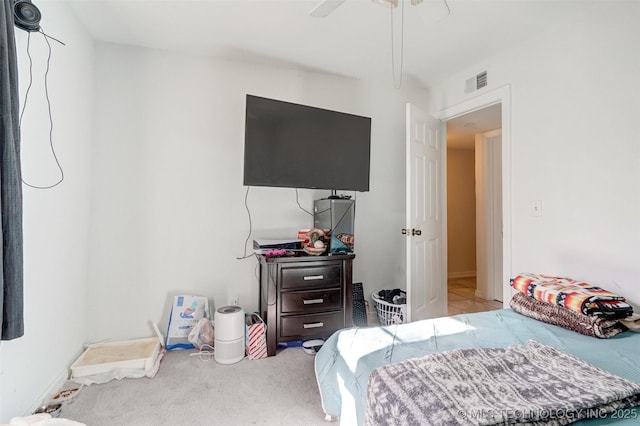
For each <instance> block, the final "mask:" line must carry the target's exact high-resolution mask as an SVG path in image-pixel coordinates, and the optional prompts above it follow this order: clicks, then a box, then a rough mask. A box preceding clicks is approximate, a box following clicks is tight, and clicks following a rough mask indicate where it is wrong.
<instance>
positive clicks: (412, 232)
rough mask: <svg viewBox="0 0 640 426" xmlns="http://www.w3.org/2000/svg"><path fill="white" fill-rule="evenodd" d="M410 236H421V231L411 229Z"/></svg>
mask: <svg viewBox="0 0 640 426" xmlns="http://www.w3.org/2000/svg"><path fill="white" fill-rule="evenodd" d="M411 235H422V231H421V230H419V229H412V230H411Z"/></svg>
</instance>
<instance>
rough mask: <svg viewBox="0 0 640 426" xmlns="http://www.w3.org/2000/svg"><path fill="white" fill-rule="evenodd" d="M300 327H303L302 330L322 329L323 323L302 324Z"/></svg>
mask: <svg viewBox="0 0 640 426" xmlns="http://www.w3.org/2000/svg"><path fill="white" fill-rule="evenodd" d="M302 327H304V328H318V327H324V323H323V322H314V323H311V324H302Z"/></svg>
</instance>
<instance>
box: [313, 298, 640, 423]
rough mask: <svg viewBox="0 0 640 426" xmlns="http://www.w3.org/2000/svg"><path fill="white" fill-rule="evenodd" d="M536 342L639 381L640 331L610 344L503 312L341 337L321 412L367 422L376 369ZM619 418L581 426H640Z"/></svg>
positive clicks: (628, 414) (322, 377) (632, 413)
mask: <svg viewBox="0 0 640 426" xmlns="http://www.w3.org/2000/svg"><path fill="white" fill-rule="evenodd" d="M531 340H533V341H535V342H539V343H541V344H543V345H548V346H551V347H553V348H556V349H558V350H560V351H562V352H564V353H567V354H570V355H573V356H575V357H577V358H579V359H581V360H584V361H586V362H588V363H590V364H593V365H595V366H597V367H600V368H601V369H603V370H606V371H607V372H610V373H612V374H615V375H618V376H620V377H623V378H625V379H627V380H629V381H630V382H634V383H635V384H640V361H639V358H638V353H640V333H635V332H631V331H629V332H625V333H621V334H618V335H617V336H615V337H613V338H610V339H596V338H594V337H589V336H584V335H582V334H578V333H575V332H573V331H569V330H566V329H564V328H560V327H558V326H555V325H550V324H545V323H542V322H540V321H537V320H534V319H531V318H528V317H526V316H523V315H520V314H518V313H516V312H514V311H512V310H511V309H503V310H497V311H490V312H481V313H475V314H465V315H456V316H452V317H442V318H437V319H432V320H423V321H416V322H413V323H409V324H402V325H391V326H384V327H369V328H351V329H345V330H341V331H339V332H336V333H335V334H333V335H332V336H331V337H330V338H329V339H327V341H326V342H325V344H324V345H323V346H322V348H321V349H320V351H319V352H318V353H317V355H316V359H315V370H316V377H317V380H318V387H319V390H320V395H321V399H322V407H323V410H324V412H325V413H326V414H327V417H328V418H329V417H331V418H333V419H336V418H339V419H340V424H341V425H362V424H363V423H364V418H365V413H366V404H367V384H368V381H369V377H370V375H371V373H372V372H373V371H374V370H376V368H378V367H381V366H386V365H390V364H394V365H395V364H396V363H400V362H402V361H405V360H408V359H410V358H416V357H423V356H425V355H428V354H435V353H441V352H445V351H452V350H456V349H464V348H469V349H470V348H506V347H509V346H511V345H517V344H522V345H524V344H526V343H527V342H529V341H531ZM614 417H616V418H611V416H609V418H591V419H589V420H581V421H579V422H578V423H576V424H585V425H587V424H588V425H590V426H595V425H604V424H613V423H615V424H616V425H639V424H640V418H639V417H640V408H632V409H629V410H626V411H618V412H616V413H615V416H614Z"/></svg>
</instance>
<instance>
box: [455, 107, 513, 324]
mask: <svg viewBox="0 0 640 426" xmlns="http://www.w3.org/2000/svg"><path fill="white" fill-rule="evenodd" d="M501 106H502V105H501V103H497V104H493V105H490V106H487V107H484V108H481V109H477V110H475V111H472V112H469V113H466V114H463V115H459V116H457V117H454V118H451V119H450V120H448V121H447V122H446V135H447V155H446V156H447V259H448V261H447V277H448V280H447V283H448V286H447V287H448V297H447V300H448V314H449V315H455V314H460V313H471V312H481V311H487V310H494V309H501V308H502V307H503V303H502V302H501V300H502V272H501V271H502V258H503V256H502V244H501V240H502V215H501V212H502V191H501V186H502V184H501V179H500V177H501V175H502V166H501V145H502V140H501V131H502V109H501Z"/></svg>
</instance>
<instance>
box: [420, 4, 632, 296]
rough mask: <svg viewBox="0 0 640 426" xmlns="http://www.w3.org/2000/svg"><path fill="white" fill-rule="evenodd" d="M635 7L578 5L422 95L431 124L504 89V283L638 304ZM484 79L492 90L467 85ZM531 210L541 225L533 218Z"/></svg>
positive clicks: (622, 5) (630, 5) (623, 5)
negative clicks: (507, 132) (434, 117)
mask: <svg viewBox="0 0 640 426" xmlns="http://www.w3.org/2000/svg"><path fill="white" fill-rule="evenodd" d="M638 19H640V3H637V2H606V4H594V5H591V4H590V5H589V6H585V13H584V15H582V16H575V17H574V18H573V20H572V21H571V22H568V23H566V22H565V23H563V24H562V25H561V26H558V27H555V28H550V29H549V30H548V31H547V32H546V33H545V34H543V35H540V36H537V37H535V38H532V39H530V40H529V41H528V42H526V43H524V44H523V45H520V46H518V48H517V49H514V50H512V51H510V52H507V53H505V54H502V55H499V56H496V57H494V58H491V59H489V60H487V61H486V62H484V63H481V64H476V65H475V66H473V67H469V68H468V69H467V70H466V71H464V72H461V73H458V74H456V75H454V76H452V77H451V78H450V79H448V80H447V81H445V82H443V83H441V84H438V85H436V86H434V87H433V88H432V90H431V92H430V93H431V97H430V102H431V110H432V111H433V112H434V113H435V112H437V111H439V110H441V109H443V108H446V107H449V106H452V105H456V104H458V103H460V102H462V101H464V100H466V99H469V98H470V97H472V96H475V95H477V94H482V93H485V92H487V91H490V90H492V89H495V88H498V87H501V86H503V85H506V84H509V85H510V86H511V105H512V110H511V117H512V121H511V200H512V205H511V206H510V210H511V214H512V219H513V221H512V244H513V246H512V247H513V253H512V265H511V271H512V275H513V274H516V273H518V272H527V271H528V272H541V273H548V274H560V275H565V276H570V277H575V278H578V279H583V280H587V281H590V282H593V283H597V284H600V285H601V286H603V287H605V288H608V289H610V290H613V291H617V292H619V293H621V294H622V295H624V296H626V297H627V298H629V299H630V300H631V301H632V302H633V303H634V304H635V305H639V304H640V263H638V258H639V257H640V248H639V247H640V221H639V220H638V218H639V217H640V191H638V187H639V184H640V168H639V167H638V165H639V164H640V144H638V140H640V127H639V126H638V117H639V116H640V96H639V95H638V93H639V92H638V84H637V80H638V72H639V71H640V57H639V56H638V55H634V54H629V52H628V49H627V46H628V45H629V43H633V40H638V38H640V27H638V25H637V22H638ZM482 69H487V70H488V81H489V86H488V87H487V88H486V89H482V91H481V92H477V93H475V94H473V95H465V94H464V92H463V89H464V80H465V79H466V78H468V77H470V76H471V75H473V74H474V73H476V72H477V71H480V70H482ZM533 200H542V216H541V217H532V215H531V213H530V206H531V202H532V201H533Z"/></svg>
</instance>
